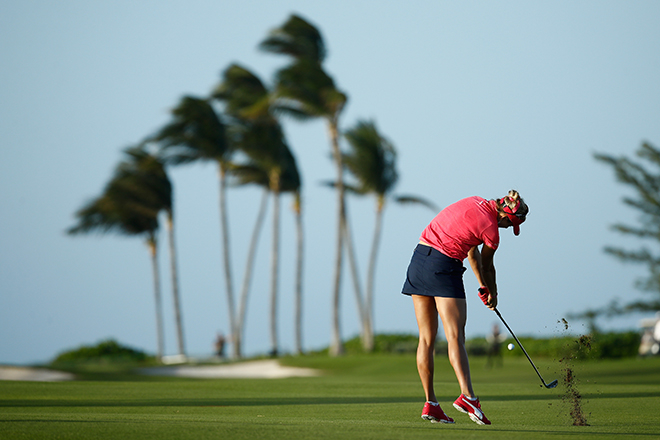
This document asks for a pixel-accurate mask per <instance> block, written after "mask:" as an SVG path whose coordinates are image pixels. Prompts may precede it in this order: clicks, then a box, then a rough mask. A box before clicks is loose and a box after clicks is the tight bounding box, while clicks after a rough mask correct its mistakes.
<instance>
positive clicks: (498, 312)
mask: <svg viewBox="0 0 660 440" xmlns="http://www.w3.org/2000/svg"><path fill="white" fill-rule="evenodd" d="M493 310H495V313H497V316H499V317H500V319H501V320H502V323H503V324H504V326H505V327H506V328H507V330H509V333H511V336H513V339H515V340H516V342H517V343H518V346H519V347H520V349H521V350H522V351H523V353H525V356H527V360H528V361H529V363H530V364H532V367H534V371H536V374H538V375H539V379H541V382H543V385H544V386H545V387H546V388H554V387H556V386H557V379H555V380H553V381H552V382H550V383H545V381H544V380H543V377H541V373H539V370H538V368H536V365H534V362H532V358H530V357H529V355H528V354H527V351H525V347H523V345H522V344H521V343H520V341H519V340H518V338H516V335H515V334H513V330H511V327H509V324H507V323H506V321H505V320H504V318H502V315H500V311H499V310H497V307H496V308H495V309H493Z"/></svg>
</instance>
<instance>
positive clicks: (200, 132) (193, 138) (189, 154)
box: [151, 96, 239, 357]
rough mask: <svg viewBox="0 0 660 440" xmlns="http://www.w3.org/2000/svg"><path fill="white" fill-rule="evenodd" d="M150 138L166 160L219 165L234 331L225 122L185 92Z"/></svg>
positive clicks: (229, 149) (228, 149) (235, 353)
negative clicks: (164, 121)
mask: <svg viewBox="0 0 660 440" xmlns="http://www.w3.org/2000/svg"><path fill="white" fill-rule="evenodd" d="M151 140H153V141H156V142H158V143H159V144H160V146H161V153H162V155H163V158H164V160H165V161H166V163H168V164H172V165H179V164H185V163H190V162H194V161H198V160H213V161H215V162H216V163H217V165H218V175H219V198H220V200H219V205H220V229H221V231H220V232H221V237H222V255H223V261H224V272H225V283H226V293H227V303H228V310H229V326H230V328H231V329H232V331H233V329H234V328H235V327H236V322H235V315H234V310H235V308H234V290H233V282H232V273H231V260H230V257H229V255H230V251H229V250H230V243H229V224H228V220H227V207H226V205H227V203H226V179H227V171H228V169H229V167H230V165H231V155H232V153H233V148H232V144H231V143H230V142H228V139H227V135H226V128H225V124H224V123H223V122H222V120H221V119H220V117H219V115H218V114H217V113H216V112H215V110H214V109H213V106H212V105H211V104H210V103H209V102H208V101H207V100H205V99H200V98H196V97H193V96H184V97H183V98H182V99H181V101H180V103H179V105H178V106H177V107H175V108H174V109H173V110H172V122H170V123H169V124H168V125H166V126H165V127H163V128H162V129H161V130H160V131H159V132H158V133H157V134H156V135H154V136H153V137H152V138H151ZM232 347H233V356H234V357H239V353H238V351H237V348H236V344H232Z"/></svg>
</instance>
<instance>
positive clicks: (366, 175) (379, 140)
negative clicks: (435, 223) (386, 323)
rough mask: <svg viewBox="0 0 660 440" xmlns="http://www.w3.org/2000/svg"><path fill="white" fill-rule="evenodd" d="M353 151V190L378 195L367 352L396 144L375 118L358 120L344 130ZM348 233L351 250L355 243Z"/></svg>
mask: <svg viewBox="0 0 660 440" xmlns="http://www.w3.org/2000/svg"><path fill="white" fill-rule="evenodd" d="M344 136H345V137H346V140H347V141H348V145H349V146H350V150H349V151H348V152H346V153H344V155H343V163H344V165H345V166H346V169H347V170H348V171H349V172H350V173H351V175H352V176H353V177H354V179H355V180H356V182H357V183H356V184H355V185H351V186H350V189H351V192H352V193H355V194H360V195H365V194H373V195H374V196H375V197H376V219H375V226H374V235H373V239H372V243H371V252H370V257H369V268H368V271H367V284H366V295H365V299H364V307H363V313H364V315H363V317H362V324H363V328H362V343H363V347H364V349H365V350H366V351H372V350H373V348H374V331H373V310H374V301H373V298H374V280H375V274H376V258H377V255H378V247H379V245H380V238H381V230H382V219H383V212H384V209H385V204H386V200H387V197H388V195H389V193H390V192H391V191H392V189H393V188H394V186H395V185H396V182H397V180H398V173H397V171H396V150H395V149H394V146H393V145H392V144H391V143H390V142H389V141H388V140H387V139H385V138H384V137H383V136H381V134H380V133H379V131H378V129H377V127H376V124H375V123H374V122H372V121H359V122H358V123H357V124H356V126H355V127H354V128H352V129H350V130H347V131H346V132H345V133H344ZM395 200H397V201H398V202H401V203H420V204H423V205H425V206H428V207H430V208H431V209H435V207H434V206H433V205H432V204H431V203H429V202H427V201H425V200H424V199H422V198H420V197H413V196H400V197H398V198H396V199H395ZM348 235H349V241H348V244H349V246H348V247H349V249H352V242H351V241H350V234H348Z"/></svg>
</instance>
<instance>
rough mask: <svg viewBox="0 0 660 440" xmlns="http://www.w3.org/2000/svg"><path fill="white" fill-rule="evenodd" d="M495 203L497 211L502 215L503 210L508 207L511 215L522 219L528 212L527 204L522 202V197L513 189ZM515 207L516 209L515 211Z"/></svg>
mask: <svg viewBox="0 0 660 440" xmlns="http://www.w3.org/2000/svg"><path fill="white" fill-rule="evenodd" d="M496 202H497V210H498V211H499V212H501V213H504V208H506V207H508V208H509V209H510V210H511V212H512V213H515V214H516V216H518V217H522V218H523V219H524V218H525V217H526V216H527V213H528V212H529V208H528V207H527V204H526V203H525V202H524V201H523V199H522V197H520V194H519V193H518V191H516V190H515V189H512V190H510V191H509V193H508V194H507V195H506V196H504V197H502V198H501V199H497V200H496ZM516 207H517V208H518V209H517V210H516Z"/></svg>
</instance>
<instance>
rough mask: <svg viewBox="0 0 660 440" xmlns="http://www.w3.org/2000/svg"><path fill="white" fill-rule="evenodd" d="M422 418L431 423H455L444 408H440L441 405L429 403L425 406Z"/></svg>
mask: <svg viewBox="0 0 660 440" xmlns="http://www.w3.org/2000/svg"><path fill="white" fill-rule="evenodd" d="M422 418H423V419H424V420H430V421H431V423H454V419H452V418H451V417H449V416H447V414H445V412H444V411H443V410H442V408H440V405H438V406H435V405H431V404H430V403H428V402H426V403H425V404H424V409H423V410H422Z"/></svg>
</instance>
